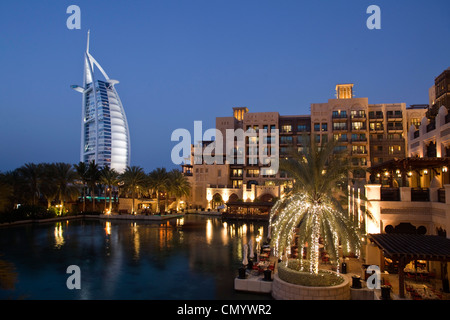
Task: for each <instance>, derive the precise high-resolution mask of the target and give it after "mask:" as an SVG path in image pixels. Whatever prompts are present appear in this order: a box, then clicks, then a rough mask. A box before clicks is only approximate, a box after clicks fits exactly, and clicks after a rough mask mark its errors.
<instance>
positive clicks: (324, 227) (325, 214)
mask: <svg viewBox="0 0 450 320" xmlns="http://www.w3.org/2000/svg"><path fill="white" fill-rule="evenodd" d="M335 146H336V143H334V142H330V143H327V144H321V145H320V146H319V145H318V144H317V143H315V142H314V141H311V142H309V143H308V144H307V145H306V147H305V148H304V153H303V154H302V155H299V154H296V155H292V156H291V157H290V158H288V159H287V160H282V161H281V163H280V169H281V170H283V171H285V172H287V173H288V174H289V175H290V177H292V178H293V187H292V190H291V191H290V193H289V194H287V195H286V197H284V198H283V199H281V200H279V201H277V203H276V204H275V205H274V207H273V208H272V211H271V216H270V230H271V233H272V234H271V238H272V239H271V243H272V246H273V248H274V251H275V253H276V254H277V255H278V256H282V255H284V254H287V253H289V250H290V245H291V243H292V240H293V235H294V230H297V234H298V248H299V252H303V248H304V247H305V245H306V244H307V246H308V255H309V258H308V260H309V262H310V265H309V271H310V272H312V273H315V274H317V273H318V271H319V270H318V267H319V238H320V237H322V239H323V240H324V247H325V250H326V251H327V253H328V254H329V255H330V258H331V261H332V262H334V263H335V264H337V265H338V264H339V261H338V258H339V254H338V247H339V243H341V244H342V248H343V250H344V254H347V253H349V252H358V251H359V249H360V245H361V243H360V237H359V234H358V230H357V229H356V228H355V227H354V226H353V225H352V223H351V221H349V220H348V219H347V217H346V216H345V213H344V210H343V209H342V206H341V204H340V202H339V199H338V195H339V194H340V193H341V192H340V190H339V188H338V185H339V184H340V183H346V182H347V180H348V172H349V165H348V157H347V155H344V154H342V153H336V152H335ZM300 249H301V250H300ZM300 259H301V260H302V259H303V254H300Z"/></svg>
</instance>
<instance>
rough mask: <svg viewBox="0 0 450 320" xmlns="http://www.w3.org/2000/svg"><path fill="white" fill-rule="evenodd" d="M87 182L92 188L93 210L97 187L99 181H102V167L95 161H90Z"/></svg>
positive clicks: (93, 208)
mask: <svg viewBox="0 0 450 320" xmlns="http://www.w3.org/2000/svg"><path fill="white" fill-rule="evenodd" d="M86 177H87V184H88V186H89V189H90V190H91V198H92V211H95V189H96V188H97V183H99V182H100V167H99V166H98V164H96V163H95V161H94V160H93V161H91V162H89V165H88V167H87V170H86Z"/></svg>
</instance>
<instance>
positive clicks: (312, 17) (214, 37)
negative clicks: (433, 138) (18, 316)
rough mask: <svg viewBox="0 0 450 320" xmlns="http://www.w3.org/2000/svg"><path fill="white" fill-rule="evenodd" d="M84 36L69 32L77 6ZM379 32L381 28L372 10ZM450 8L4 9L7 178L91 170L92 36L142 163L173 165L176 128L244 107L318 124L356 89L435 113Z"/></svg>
mask: <svg viewBox="0 0 450 320" xmlns="http://www.w3.org/2000/svg"><path fill="white" fill-rule="evenodd" d="M72 4H75V5H78V6H79V7H80V8H81V30H69V29H67V27H66V20H67V18H68V17H69V16H70V15H69V14H67V13H66V9H67V7H68V6H69V5H72ZM371 4H375V5H378V6H379V7H380V8H381V30H369V29H368V28H367V27H366V20H367V18H368V17H369V16H370V15H369V14H367V13H366V9H367V7H368V6H369V5H371ZM448 12H450V1H448V0H427V1H413V0H409V1H407V0H396V1H392V0H389V1H384V0H370V1H365V0H334V1H324V0H321V1H303V0H302V1H300V0H296V1H289V0H283V1H275V0H255V1H250V0H240V1H237V0H226V1H225V0H222V1H219V0H189V1H187V0H160V1H153V0H147V1H138V0H129V1H118V0H117V1H111V0H110V1H105V0H89V1H79V0H70V1H65V0H52V1H50V0H23V1H13V0H9V1H6V0H2V1H1V2H0V30H1V31H0V62H1V69H0V135H1V137H0V150H1V155H0V171H6V170H12V169H15V168H17V167H19V166H21V165H23V164H24V163H26V162H36V163H38V162H56V161H61V162H68V163H77V162H78V161H79V157H80V155H79V151H80V136H81V95H80V94H79V93H77V92H75V91H73V90H71V89H70V85H72V84H80V85H81V84H82V77H83V53H84V50H85V47H86V34H87V30H88V29H90V30H91V46H90V52H91V54H92V55H93V56H94V57H95V58H96V59H97V61H98V62H99V63H100V64H101V65H102V66H103V68H104V69H105V70H106V72H107V73H108V75H109V76H110V77H111V78H113V79H118V80H120V84H119V85H117V87H116V88H117V90H118V93H119V95H120V97H121V99H122V102H123V104H124V108H125V111H126V114H127V117H128V122H129V126H130V133H131V159H132V160H131V162H132V165H139V166H142V167H143V168H144V169H145V170H146V171H150V170H152V169H154V168H155V167H160V166H165V167H167V168H173V167H175V166H174V165H173V164H172V163H171V159H170V152H171V150H172V148H173V146H175V145H176V142H171V140H170V136H171V133H172V131H173V130H175V129H177V128H186V129H188V130H190V131H193V122H194V121H195V120H202V121H203V129H204V130H206V129H208V128H211V127H213V126H214V125H215V117H218V116H230V115H231V114H232V108H233V107H237V106H247V107H248V108H249V109H250V111H251V112H263V111H278V112H279V113H280V114H281V115H293V114H309V112H310V104H311V103H315V102H326V101H327V100H328V99H330V98H333V97H334V89H335V85H336V84H337V83H347V82H352V83H355V94H356V96H357V97H368V98H369V103H396V102H405V103H406V104H407V105H410V104H422V103H428V88H429V87H430V86H431V85H432V84H433V83H434V78H435V77H436V76H438V75H439V74H440V73H441V72H442V71H443V70H444V69H446V68H448V67H449V66H450V20H449V19H448Z"/></svg>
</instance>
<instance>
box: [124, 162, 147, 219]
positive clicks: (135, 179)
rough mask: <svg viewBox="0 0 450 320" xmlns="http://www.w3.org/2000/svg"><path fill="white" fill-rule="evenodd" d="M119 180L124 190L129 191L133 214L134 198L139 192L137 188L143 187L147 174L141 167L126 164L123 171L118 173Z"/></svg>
mask: <svg viewBox="0 0 450 320" xmlns="http://www.w3.org/2000/svg"><path fill="white" fill-rule="evenodd" d="M120 180H121V181H122V182H123V186H124V188H125V190H127V191H128V192H131V197H132V199H133V202H132V207H131V211H132V214H134V213H135V206H134V200H135V198H136V194H137V193H138V192H139V188H140V189H143V188H144V187H145V185H146V183H147V175H146V174H145V172H144V169H142V168H141V167H138V166H131V167H130V166H128V167H127V168H126V169H125V171H124V173H122V174H121V175H120Z"/></svg>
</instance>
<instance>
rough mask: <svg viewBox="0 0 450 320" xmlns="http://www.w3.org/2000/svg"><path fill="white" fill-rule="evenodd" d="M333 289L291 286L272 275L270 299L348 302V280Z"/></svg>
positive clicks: (276, 275)
mask: <svg viewBox="0 0 450 320" xmlns="http://www.w3.org/2000/svg"><path fill="white" fill-rule="evenodd" d="M342 276H343V277H344V282H343V283H341V284H340V285H337V286H333V287H306V286H300V285H296V284H291V283H288V282H286V281H283V280H281V279H280V278H279V277H278V274H275V275H274V278H273V283H272V297H273V298H274V299H276V300H350V280H349V278H348V277H347V276H345V275H342Z"/></svg>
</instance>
